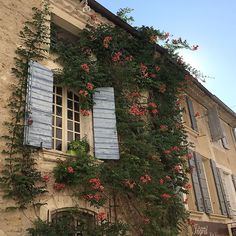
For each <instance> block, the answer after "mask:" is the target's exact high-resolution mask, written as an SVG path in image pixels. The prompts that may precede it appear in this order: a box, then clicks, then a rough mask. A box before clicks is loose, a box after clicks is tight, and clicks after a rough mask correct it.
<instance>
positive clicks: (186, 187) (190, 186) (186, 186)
mask: <svg viewBox="0 0 236 236" xmlns="http://www.w3.org/2000/svg"><path fill="white" fill-rule="evenodd" d="M184 188H185V189H190V188H192V185H191V184H190V183H187V184H185V185H184Z"/></svg>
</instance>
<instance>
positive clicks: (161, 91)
mask: <svg viewBox="0 0 236 236" xmlns="http://www.w3.org/2000/svg"><path fill="white" fill-rule="evenodd" d="M165 91H166V85H165V84H162V85H160V86H159V92H160V93H164V92H165Z"/></svg>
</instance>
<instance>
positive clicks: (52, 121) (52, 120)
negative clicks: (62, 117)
mask: <svg viewBox="0 0 236 236" xmlns="http://www.w3.org/2000/svg"><path fill="white" fill-rule="evenodd" d="M54 119H55V117H54V116H52V125H54Z"/></svg>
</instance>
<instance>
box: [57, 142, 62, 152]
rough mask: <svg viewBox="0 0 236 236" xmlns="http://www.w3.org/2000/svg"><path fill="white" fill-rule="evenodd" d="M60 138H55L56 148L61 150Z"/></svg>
mask: <svg viewBox="0 0 236 236" xmlns="http://www.w3.org/2000/svg"><path fill="white" fill-rule="evenodd" d="M61 146H62V145H61V140H56V150H58V151H61Z"/></svg>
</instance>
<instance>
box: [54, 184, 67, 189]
mask: <svg viewBox="0 0 236 236" xmlns="http://www.w3.org/2000/svg"><path fill="white" fill-rule="evenodd" d="M53 188H54V189H55V190H58V191H59V190H62V189H64V188H65V184H61V183H55V184H54V186H53Z"/></svg>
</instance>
